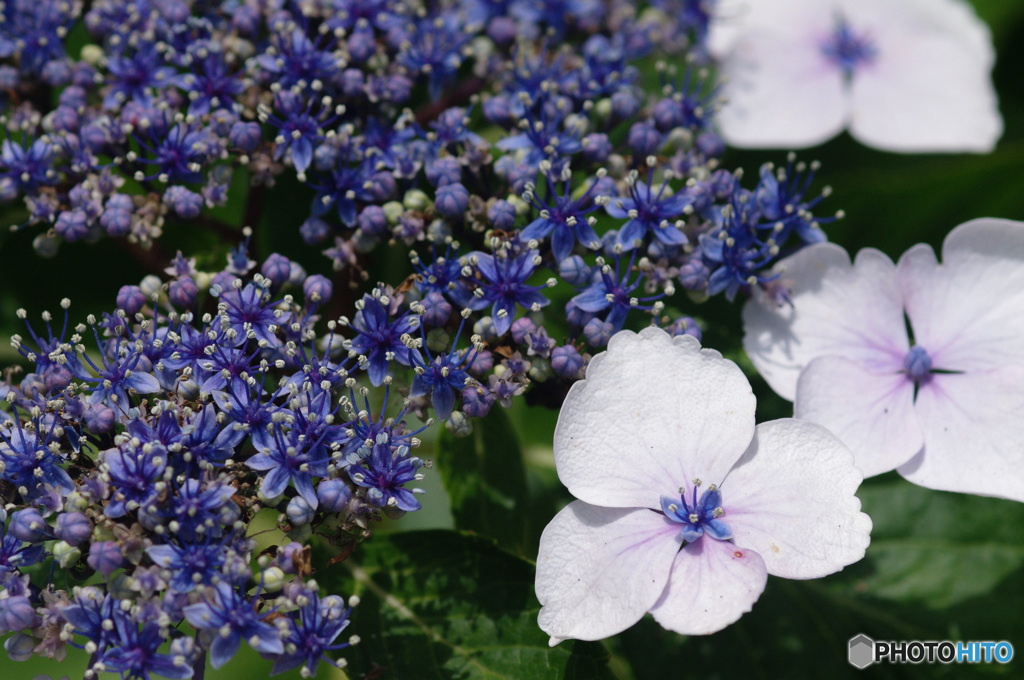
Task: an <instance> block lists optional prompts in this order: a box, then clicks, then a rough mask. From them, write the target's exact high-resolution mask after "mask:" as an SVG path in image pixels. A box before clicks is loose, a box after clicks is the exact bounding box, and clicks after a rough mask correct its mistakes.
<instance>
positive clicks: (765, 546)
mask: <svg viewBox="0 0 1024 680" xmlns="http://www.w3.org/2000/svg"><path fill="white" fill-rule="evenodd" d="M554 450H555V463H556V465H557V468H558V474H559V477H560V478H561V480H562V482H563V483H565V485H566V486H567V487H568V488H569V491H571V492H572V494H573V495H574V496H576V498H578V499H579V500H577V501H574V502H572V503H570V504H569V505H568V506H567V507H566V508H564V509H563V510H562V511H561V512H560V513H558V515H557V516H556V517H555V518H554V519H553V520H552V521H551V523H550V524H549V525H548V526H547V528H546V529H545V530H544V533H543V535H542V536H541V542H540V553H539V555H538V558H537V580H536V591H537V597H538V599H539V600H540V602H541V604H542V605H543V606H542V608H541V612H540V615H539V617H538V618H539V624H540V627H541V628H542V629H543V630H544V631H545V632H547V633H548V634H549V635H551V644H553V645H554V644H557V643H558V642H560V641H561V640H564V639H567V638H576V639H583V640H595V639H600V638H604V637H608V636H610V635H614V634H616V633H618V632H621V631H622V630H625V629H626V628H628V627H630V626H631V625H633V624H634V623H636V622H637V621H638V620H639V619H640V618H641V617H642V616H643V615H644V614H645V613H647V612H650V613H651V614H652V615H653V616H654V617H655V619H656V620H657V621H658V622H659V623H661V625H663V626H664V627H666V628H668V629H670V630H673V631H676V632H679V633H683V634H690V635H693V634H707V633H713V632H715V631H718V630H721V629H722V628H724V627H726V626H728V625H729V624H730V623H732V622H734V621H736V620H737V619H738V618H739V617H740V616H741V615H742V614H743V613H744V612H746V611H749V610H750V608H751V607H752V606H753V603H754V602H755V601H756V600H757V598H758V597H759V596H760V594H761V592H762V591H763V590H764V587H765V582H766V580H767V575H768V574H775V575H778V576H784V577H788V578H815V577H819V576H824V575H826V574H830V573H833V572H836V571H838V570H840V569H842V568H843V567H844V566H846V565H848V564H851V563H852V562H855V561H857V560H859V559H860V558H861V557H863V555H864V551H865V549H866V547H867V544H868V540H869V533H870V530H871V520H870V519H869V518H868V517H867V515H864V514H863V513H861V512H860V501H859V500H858V499H857V497H856V496H855V495H854V492H855V491H856V489H857V487H858V486H859V484H860V482H861V474H860V472H859V471H858V470H857V469H856V468H855V467H854V466H853V459H852V456H851V454H850V452H849V450H848V449H847V448H846V447H845V446H843V444H842V443H841V442H839V441H838V440H837V439H836V438H835V437H834V436H833V435H832V434H831V433H829V432H828V431H827V430H825V429H824V428H821V427H819V426H817V425H814V424H812V423H806V422H800V421H796V420H779V421H773V422H770V423H764V424H761V425H758V426H757V427H756V428H755V426H754V397H753V394H752V392H751V390H750V385H749V383H748V382H747V380H746V378H745V377H744V376H743V373H742V372H741V371H740V369H739V368H738V367H737V366H736V365H735V364H734V363H732V362H730V361H727V360H725V359H723V358H722V356H721V355H720V354H718V353H717V352H715V351H713V350H707V349H701V347H700V344H699V343H698V342H697V341H696V340H695V339H694V338H692V337H690V336H680V337H676V338H672V337H671V336H669V335H668V334H667V333H666V332H665V331H663V330H661V329H658V328H647V329H645V330H643V331H641V332H640V333H632V332H630V331H623V332H620V333H618V334H616V335H615V336H614V337H612V339H611V341H610V342H609V343H608V350H607V351H606V352H603V353H601V354H599V355H597V356H596V357H594V359H593V360H592V361H591V363H590V365H589V366H588V368H587V376H586V380H583V381H581V382H579V383H577V384H576V385H574V386H573V387H572V389H571V390H570V391H569V394H568V396H567V397H566V400H565V403H564V405H563V406H562V411H561V413H560V414H559V418H558V426H557V427H556V429H555V441H554Z"/></svg>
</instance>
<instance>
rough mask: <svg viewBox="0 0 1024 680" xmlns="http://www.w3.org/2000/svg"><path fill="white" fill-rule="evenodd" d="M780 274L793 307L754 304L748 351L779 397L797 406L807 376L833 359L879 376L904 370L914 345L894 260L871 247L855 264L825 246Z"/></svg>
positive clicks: (784, 265)
mask: <svg viewBox="0 0 1024 680" xmlns="http://www.w3.org/2000/svg"><path fill="white" fill-rule="evenodd" d="M778 269H779V271H781V272H782V279H783V281H784V282H786V283H790V284H791V285H792V290H793V292H792V297H791V301H792V305H783V306H781V307H779V306H776V305H774V304H772V303H771V302H770V301H769V300H767V299H758V298H755V299H752V300H750V301H749V302H747V304H746V306H745V307H744V308H743V327H744V333H745V335H744V337H743V347H744V349H746V351H747V354H748V355H749V356H750V359H751V360H752V361H753V362H754V366H756V367H757V370H758V371H759V372H760V373H761V375H763V376H764V378H765V380H767V381H768V384H769V385H771V387H772V389H773V390H775V391H776V392H778V393H779V395H781V396H782V397H784V398H786V399H789V400H790V401H792V400H793V399H794V397H796V383H797V379H798V378H799V376H800V371H802V370H803V368H804V367H805V366H806V365H807V364H809V363H810V362H811V361H812V360H814V359H816V358H817V357H820V356H824V355H827V354H837V355H840V356H844V357H846V358H848V359H850V360H852V361H855V362H857V364H859V365H860V366H862V367H863V368H865V369H867V370H871V371H874V372H880V373H885V372H895V371H898V370H901V369H902V367H903V357H904V356H905V355H906V353H907V350H908V349H910V345H909V344H908V341H907V331H906V323H905V321H904V318H903V297H902V294H901V293H900V288H899V284H898V282H897V278H896V267H895V265H893V263H892V260H890V259H889V258H888V257H886V256H885V255H884V254H882V253H880V252H879V251H877V250H874V249H872V248H867V249H865V250H862V251H860V252H859V253H858V254H857V258H856V260H855V262H854V263H853V264H852V265H851V263H850V258H849V255H847V253H846V251H845V250H843V249H842V248H840V247H839V246H837V245H835V244H833V243H821V244H817V245H813V246H808V247H807V248H804V249H802V250H800V251H798V252H797V253H796V254H795V255H792V256H791V257H788V258H786V259H785V260H783V261H782V262H781V263H780V264H779V267H778Z"/></svg>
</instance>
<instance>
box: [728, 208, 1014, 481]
mask: <svg viewBox="0 0 1024 680" xmlns="http://www.w3.org/2000/svg"><path fill="white" fill-rule="evenodd" d="M779 270H780V271H781V272H784V273H783V274H782V275H783V277H784V278H785V279H786V281H787V282H788V283H790V284H791V285H792V292H791V294H790V303H791V304H785V305H782V306H779V307H776V306H774V305H772V304H770V303H766V301H762V300H751V301H750V302H748V303H747V306H746V308H745V309H744V313H743V318H744V325H745V328H746V335H745V338H744V347H745V348H746V350H747V354H749V355H750V358H751V359H752V360H753V362H754V365H755V366H756V367H757V369H758V370H759V371H760V372H761V374H762V375H763V376H764V377H765V379H766V380H767V381H768V384H769V385H771V387H772V388H773V389H774V390H775V391H776V392H778V393H779V394H780V395H781V396H783V397H785V398H787V399H790V400H793V401H794V415H795V416H796V417H797V418H804V419H807V420H811V421H813V422H816V423H820V424H821V425H824V426H825V427H827V428H829V429H830V430H832V431H833V432H834V433H835V434H836V435H837V436H839V438H840V439H842V440H843V441H844V442H845V443H846V444H847V445H848V446H849V447H850V448H851V449H852V450H853V452H854V455H855V456H856V457H857V464H858V465H859V466H860V468H861V469H862V470H863V471H864V474H865V475H867V476H872V475H877V474H881V473H883V472H887V471H889V470H893V469H898V471H899V473H900V474H901V475H903V476H904V477H906V478H907V479H909V480H910V481H912V482H914V483H915V484H919V485H921V486H926V487H928V488H932V489H942V490H946V491H959V492H963V493H972V494H978V495H983V496H997V497H1001V498H1011V499H1014V500H1019V501H1024V444H1022V442H1024V417H1022V414H1024V223H1021V222H1012V221H1009V220H999V219H979V220H973V221H971V222H967V223H965V224H962V225H960V226H959V227H957V228H956V229H954V230H953V231H952V232H950V233H949V235H948V236H947V237H946V240H945V243H944V244H943V249H942V263H941V264H940V263H939V262H938V260H937V258H936V257H935V253H934V252H933V251H932V249H931V248H930V247H929V246H927V245H923V244H918V245H916V246H914V247H913V248H911V249H910V250H908V251H907V252H906V253H905V254H904V255H903V257H902V258H900V261H899V263H898V264H895V265H894V264H893V263H892V261H891V260H890V259H889V258H888V257H886V256H885V255H883V254H882V253H880V252H878V251H877V250H872V249H866V250H862V251H861V252H860V253H858V254H857V257H856V259H855V260H854V261H853V262H852V263H851V262H850V258H849V256H848V255H847V253H846V251H845V250H843V249H842V248H840V247H839V246H837V245H834V244H828V243H822V244H817V245H813V246H810V247H808V248H804V249H803V250H801V251H799V252H797V253H796V254H795V255H793V256H791V257H789V258H787V259H786V260H783V261H782V262H780V263H779ZM908 324H909V326H910V333H911V334H912V335H908V329H907V326H908ZM911 338H912V339H913V343H912V342H911Z"/></svg>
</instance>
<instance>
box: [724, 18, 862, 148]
mask: <svg viewBox="0 0 1024 680" xmlns="http://www.w3.org/2000/svg"><path fill="white" fill-rule="evenodd" d="M822 31H823V28H822V27H819V26H814V27H810V28H807V30H805V31H802V32H798V33H796V34H794V33H793V32H772V31H764V32H760V31H754V30H751V31H749V32H747V33H744V34H743V35H742V36H740V37H739V38H738V39H737V40H736V42H735V45H734V47H733V49H732V51H731V52H730V53H729V54H728V56H726V57H725V58H724V60H723V61H722V65H721V74H722V76H723V77H724V79H725V80H724V82H723V86H722V95H723V97H724V98H725V104H724V105H723V106H722V109H721V111H720V112H719V114H718V117H717V119H716V120H717V122H718V126H719V131H720V132H721V134H722V138H723V139H724V140H725V141H726V142H727V143H728V144H729V145H730V146H734V147H739V148H786V149H794V148H802V147H808V146H815V145H817V144H820V143H822V142H824V141H826V140H828V139H831V138H832V137H834V136H835V135H837V134H839V132H840V131H842V129H843V128H844V127H845V126H846V123H847V120H848V118H849V111H850V104H849V93H848V92H847V88H846V84H845V83H844V80H843V73H842V71H841V70H840V69H839V68H837V67H836V66H835V65H834V64H831V63H829V62H828V61H827V60H826V59H825V58H824V56H823V55H822V54H821V50H820V44H819V40H820V38H819V35H820V34H821V33H822Z"/></svg>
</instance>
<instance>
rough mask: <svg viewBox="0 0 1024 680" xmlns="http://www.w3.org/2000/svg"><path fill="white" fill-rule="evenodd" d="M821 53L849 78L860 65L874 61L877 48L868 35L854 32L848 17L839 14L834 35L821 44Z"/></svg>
mask: <svg viewBox="0 0 1024 680" xmlns="http://www.w3.org/2000/svg"><path fill="white" fill-rule="evenodd" d="M821 53H822V54H823V55H825V57H826V58H827V59H828V60H829V61H830V62H832V63H833V64H835V65H836V66H838V67H839V68H840V69H842V71H843V74H844V75H845V76H846V77H847V78H849V77H850V76H852V75H853V72H854V71H856V70H857V68H858V67H859V66H861V65H863V64H866V63H870V62H871V61H873V60H874V58H875V54H876V53H877V50H876V49H875V45H874V43H872V42H871V40H870V39H869V38H868V37H867V36H866V35H863V34H857V33H854V31H853V30H852V29H851V28H850V24H848V23H847V22H846V19H845V18H843V17H842V16H839V17H837V18H836V25H835V29H834V30H833V31H832V35H830V36H829V37H828V38H827V39H826V40H825V41H824V42H823V43H822V44H821Z"/></svg>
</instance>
